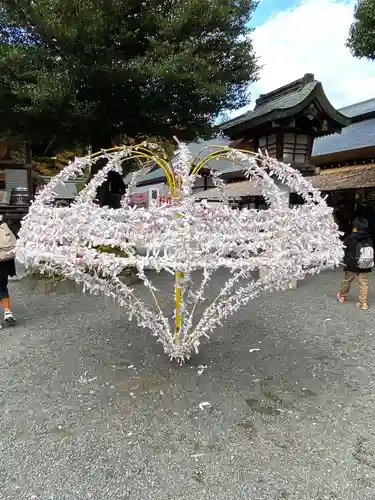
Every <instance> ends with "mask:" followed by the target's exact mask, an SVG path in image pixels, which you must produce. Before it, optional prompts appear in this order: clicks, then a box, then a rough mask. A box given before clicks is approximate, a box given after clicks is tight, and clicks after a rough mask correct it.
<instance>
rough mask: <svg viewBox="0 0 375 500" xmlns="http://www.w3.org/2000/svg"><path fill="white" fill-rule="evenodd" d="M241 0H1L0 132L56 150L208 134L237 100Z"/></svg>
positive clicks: (245, 33)
mask: <svg viewBox="0 0 375 500" xmlns="http://www.w3.org/2000/svg"><path fill="white" fill-rule="evenodd" d="M254 8H255V3H254V2H252V0H163V1H160V0H143V1H139V0H33V1H30V0H3V1H2V2H1V10H0V30H1V32H0V134H1V135H3V136H6V137H8V138H9V137H10V138H17V139H27V140H31V141H34V142H35V141H39V142H43V143H45V142H48V141H51V140H52V141H54V142H55V144H56V145H58V147H60V148H62V147H72V145H74V144H89V143H90V144H92V145H93V147H94V148H97V147H104V146H108V145H110V144H113V143H114V142H115V141H116V140H117V138H118V137H119V136H129V137H137V138H142V137H147V136H158V137H164V138H167V139H168V138H172V137H173V136H174V135H177V136H178V137H179V138H181V139H183V140H193V139H194V138H196V137H197V136H203V137H204V136H208V134H209V133H210V129H211V126H212V123H213V122H214V120H215V118H216V116H217V115H219V114H220V113H221V112H222V111H223V110H225V109H237V108H239V107H241V106H243V105H244V104H246V102H247V100H248V86H249V84H250V83H251V82H254V81H256V80H257V77H258V64H257V58H256V56H255V54H254V51H253V47H252V42H251V38H250V33H251V29H249V27H248V23H249V20H250V19H251V14H252V11H253V9H254Z"/></svg>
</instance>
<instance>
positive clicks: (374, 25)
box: [347, 0, 375, 60]
mask: <svg viewBox="0 0 375 500" xmlns="http://www.w3.org/2000/svg"><path fill="white" fill-rule="evenodd" d="M347 45H348V47H349V48H350V50H351V51H352V53H353V55H354V56H355V57H366V58H368V59H372V60H374V59H375V0H358V3H357V5H356V6H355V9H354V22H353V24H352V25H351V27H350V32H349V38H348V42H347Z"/></svg>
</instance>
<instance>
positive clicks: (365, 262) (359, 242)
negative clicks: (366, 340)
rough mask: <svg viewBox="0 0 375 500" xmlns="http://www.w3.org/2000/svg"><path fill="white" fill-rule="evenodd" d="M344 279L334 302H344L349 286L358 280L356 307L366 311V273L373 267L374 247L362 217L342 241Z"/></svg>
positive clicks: (367, 285)
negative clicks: (343, 248) (343, 249)
mask: <svg viewBox="0 0 375 500" xmlns="http://www.w3.org/2000/svg"><path fill="white" fill-rule="evenodd" d="M344 247H345V254H344V265H345V268H344V279H343V280H342V282H341V287H340V291H339V292H338V294H337V296H336V300H337V301H338V302H340V303H343V302H345V300H346V298H347V296H348V293H349V291H350V287H351V284H352V283H353V281H354V280H356V279H357V280H358V284H359V300H358V304H357V305H358V307H359V308H360V309H362V310H367V309H368V288H369V282H368V273H370V272H371V268H372V267H373V265H374V247H373V241H372V239H371V236H370V234H369V232H368V221H367V219H365V218H364V217H360V218H357V219H355V220H354V223H353V231H352V233H351V234H349V235H348V236H347V237H346V238H345V240H344Z"/></svg>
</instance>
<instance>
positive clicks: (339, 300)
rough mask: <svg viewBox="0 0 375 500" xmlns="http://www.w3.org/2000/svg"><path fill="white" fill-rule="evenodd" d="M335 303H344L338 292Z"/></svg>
mask: <svg viewBox="0 0 375 500" xmlns="http://www.w3.org/2000/svg"><path fill="white" fill-rule="evenodd" d="M336 302H340V304H343V303H344V302H345V297H344V296H343V295H341V293H340V292H339V293H338V294H337V295H336Z"/></svg>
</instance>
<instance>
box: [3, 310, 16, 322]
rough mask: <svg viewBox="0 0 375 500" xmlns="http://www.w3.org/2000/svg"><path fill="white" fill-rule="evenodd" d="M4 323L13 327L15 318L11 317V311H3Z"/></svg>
mask: <svg viewBox="0 0 375 500" xmlns="http://www.w3.org/2000/svg"><path fill="white" fill-rule="evenodd" d="M4 321H5V323H6V324H7V325H14V323H15V322H16V318H15V317H14V316H13V313H12V311H5V313H4Z"/></svg>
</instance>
